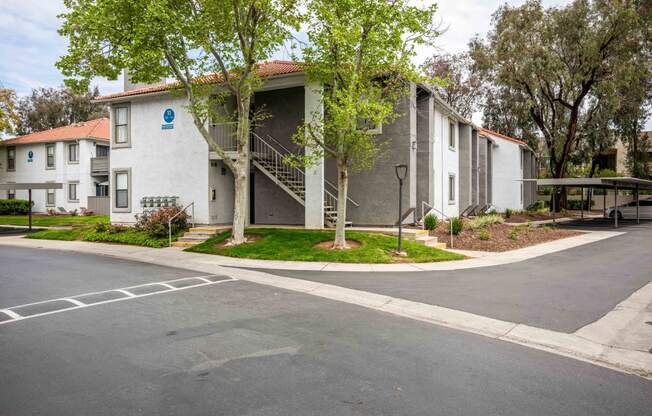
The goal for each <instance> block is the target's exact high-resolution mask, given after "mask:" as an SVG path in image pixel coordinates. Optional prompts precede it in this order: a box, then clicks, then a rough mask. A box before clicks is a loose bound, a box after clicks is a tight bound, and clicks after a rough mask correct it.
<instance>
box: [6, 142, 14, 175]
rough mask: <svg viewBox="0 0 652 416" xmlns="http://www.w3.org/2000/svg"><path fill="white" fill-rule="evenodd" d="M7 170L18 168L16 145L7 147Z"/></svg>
mask: <svg viewBox="0 0 652 416" xmlns="http://www.w3.org/2000/svg"><path fill="white" fill-rule="evenodd" d="M7 170H8V171H13V170H16V148H15V147H14V146H12V147H7Z"/></svg>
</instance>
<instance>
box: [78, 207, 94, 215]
mask: <svg viewBox="0 0 652 416" xmlns="http://www.w3.org/2000/svg"><path fill="white" fill-rule="evenodd" d="M81 215H83V216H85V217H90V216H92V215H95V212H94V211H93V210H92V209H88V208H82V209H81Z"/></svg>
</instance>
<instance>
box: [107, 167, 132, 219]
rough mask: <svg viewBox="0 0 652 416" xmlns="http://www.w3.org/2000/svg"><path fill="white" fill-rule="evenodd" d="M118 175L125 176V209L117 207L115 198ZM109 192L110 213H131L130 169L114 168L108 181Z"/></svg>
mask: <svg viewBox="0 0 652 416" xmlns="http://www.w3.org/2000/svg"><path fill="white" fill-rule="evenodd" d="M119 174H126V175H127V206H126V207H119V206H118V198H117V192H118V191H119V189H117V182H118V181H117V176H118V175H119ZM110 182H111V183H110V186H109V187H110V192H111V194H110V195H111V196H110V198H111V201H112V202H111V210H112V212H116V213H128V212H131V209H132V206H133V203H132V197H131V195H132V192H131V168H116V169H113V170H112V171H111V181H110Z"/></svg>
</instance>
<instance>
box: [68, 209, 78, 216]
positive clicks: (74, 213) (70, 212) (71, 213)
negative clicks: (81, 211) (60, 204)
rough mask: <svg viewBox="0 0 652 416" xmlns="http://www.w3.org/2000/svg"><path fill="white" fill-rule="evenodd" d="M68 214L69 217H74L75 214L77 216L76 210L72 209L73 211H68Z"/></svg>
mask: <svg viewBox="0 0 652 416" xmlns="http://www.w3.org/2000/svg"><path fill="white" fill-rule="evenodd" d="M68 213H69V214H70V216H71V217H76V216H77V214H78V212H77V210H76V209H73V210H71V211H68Z"/></svg>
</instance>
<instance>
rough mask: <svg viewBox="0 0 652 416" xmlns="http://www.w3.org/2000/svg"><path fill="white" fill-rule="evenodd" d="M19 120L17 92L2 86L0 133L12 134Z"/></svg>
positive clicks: (0, 90)
mask: <svg viewBox="0 0 652 416" xmlns="http://www.w3.org/2000/svg"><path fill="white" fill-rule="evenodd" d="M18 122H19V119H18V114H17V113H16V92H15V91H14V90H10V89H8V88H0V133H8V134H12V133H13V132H14V130H15V129H16V125H17V124H18Z"/></svg>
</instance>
